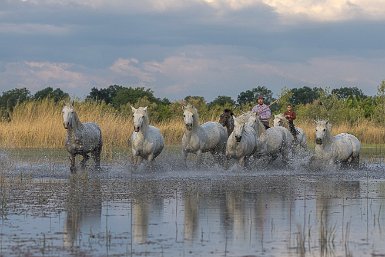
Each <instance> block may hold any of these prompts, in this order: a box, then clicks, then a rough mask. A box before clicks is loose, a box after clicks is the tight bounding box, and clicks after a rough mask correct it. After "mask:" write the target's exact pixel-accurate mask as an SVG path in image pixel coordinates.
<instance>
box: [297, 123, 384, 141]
mask: <svg viewBox="0 0 385 257" xmlns="http://www.w3.org/2000/svg"><path fill="white" fill-rule="evenodd" d="M296 126H298V127H301V128H302V129H303V130H304V131H305V134H306V135H307V137H308V141H310V142H314V140H315V124H314V122H296ZM342 132H345V133H350V134H352V135H355V136H356V137H357V138H358V139H359V140H360V141H361V142H362V143H363V144H384V143H385V128H384V127H382V126H378V125H376V124H375V123H371V122H367V121H364V122H362V123H361V124H357V125H353V126H352V125H350V124H347V123H342V124H338V125H333V124H332V134H333V135H337V134H339V133H342Z"/></svg>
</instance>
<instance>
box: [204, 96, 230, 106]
mask: <svg viewBox="0 0 385 257" xmlns="http://www.w3.org/2000/svg"><path fill="white" fill-rule="evenodd" d="M234 105H235V101H234V100H233V99H232V98H231V97H230V96H218V97H217V98H215V99H214V100H213V101H212V102H210V103H209V107H210V108H211V107H213V106H220V107H225V106H226V107H233V106H234Z"/></svg>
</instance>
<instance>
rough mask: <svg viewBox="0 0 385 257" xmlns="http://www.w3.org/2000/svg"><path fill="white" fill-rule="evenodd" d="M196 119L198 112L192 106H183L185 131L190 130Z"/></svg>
mask: <svg viewBox="0 0 385 257" xmlns="http://www.w3.org/2000/svg"><path fill="white" fill-rule="evenodd" d="M197 119H198V112H197V110H196V109H195V107H194V106H192V105H190V104H188V105H187V106H183V120H184V124H185V126H186V129H187V130H192V129H193V127H194V123H196V120H197Z"/></svg>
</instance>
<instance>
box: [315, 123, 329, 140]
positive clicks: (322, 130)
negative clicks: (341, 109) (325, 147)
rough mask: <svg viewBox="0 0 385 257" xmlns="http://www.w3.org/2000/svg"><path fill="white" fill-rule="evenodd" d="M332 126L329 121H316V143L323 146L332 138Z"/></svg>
mask: <svg viewBox="0 0 385 257" xmlns="http://www.w3.org/2000/svg"><path fill="white" fill-rule="evenodd" d="M330 130H331V124H330V123H329V121H327V120H319V121H316V128H315V143H316V144H317V145H322V144H323V143H324V142H325V140H326V139H328V138H329V137H330Z"/></svg>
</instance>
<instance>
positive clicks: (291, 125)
mask: <svg viewBox="0 0 385 257" xmlns="http://www.w3.org/2000/svg"><path fill="white" fill-rule="evenodd" d="M283 115H284V116H285V118H286V119H287V121H288V122H289V128H290V132H291V134H293V137H294V140H295V141H297V130H296V129H295V126H294V122H293V121H294V120H295V119H296V118H297V115H296V113H295V111H293V106H291V104H289V105H288V106H287V111H286V112H284V114H283Z"/></svg>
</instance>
